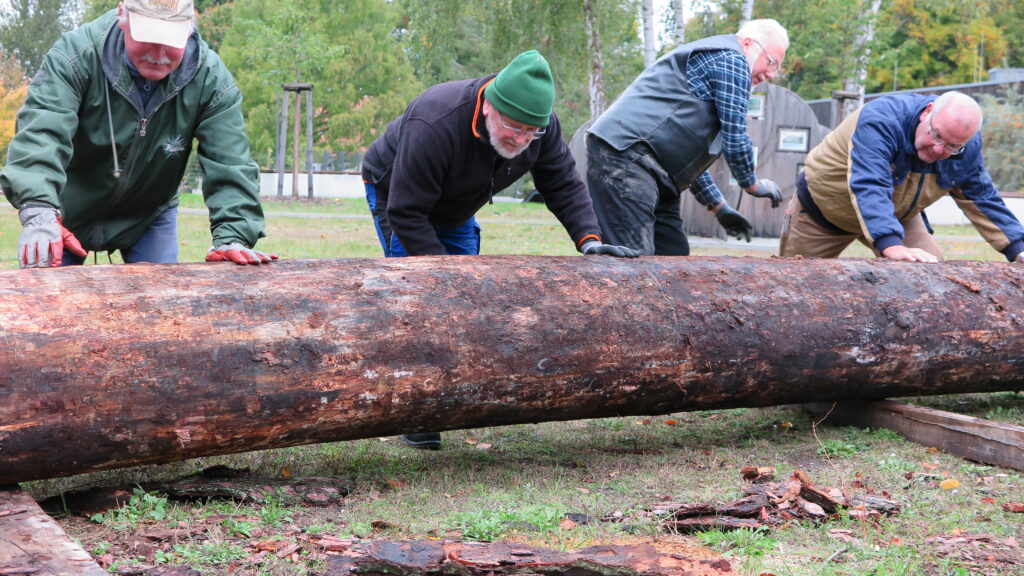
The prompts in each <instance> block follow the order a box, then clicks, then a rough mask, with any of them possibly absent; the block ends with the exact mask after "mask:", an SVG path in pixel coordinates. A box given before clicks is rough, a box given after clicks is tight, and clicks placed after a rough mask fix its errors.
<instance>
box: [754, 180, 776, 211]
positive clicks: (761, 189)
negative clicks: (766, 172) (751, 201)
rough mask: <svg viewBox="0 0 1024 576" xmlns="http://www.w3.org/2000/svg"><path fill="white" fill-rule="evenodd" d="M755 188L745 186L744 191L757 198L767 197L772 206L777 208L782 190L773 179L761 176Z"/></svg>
mask: <svg viewBox="0 0 1024 576" xmlns="http://www.w3.org/2000/svg"><path fill="white" fill-rule="evenodd" d="M755 186H756V187H755V188H746V189H745V190H746V193H747V194H750V195H751V196H755V197H757V198H768V199H769V200H771V201H772V208H778V207H779V204H780V203H781V202H782V190H781V189H780V188H779V185H778V184H776V183H775V182H774V181H772V180H769V179H767V178H761V179H759V180H758V181H757V184H755Z"/></svg>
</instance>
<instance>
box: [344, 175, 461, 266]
mask: <svg viewBox="0 0 1024 576" xmlns="http://www.w3.org/2000/svg"><path fill="white" fill-rule="evenodd" d="M363 185H364V186H365V188H366V204H367V205H368V206H369V207H370V214H371V215H372V216H373V225H374V227H376V229H377V240H379V241H380V246H381V248H382V249H383V250H384V256H386V257H388V258H402V257H405V256H408V255H409V253H408V252H406V250H405V247H404V246H402V243H401V242H399V240H398V236H397V235H395V233H394V231H393V230H392V229H391V224H390V223H389V222H388V217H387V214H386V209H387V206H379V205H378V204H377V187H376V186H374V185H373V184H370V183H369V182H364V183H363ZM480 230H481V228H480V225H478V224H477V223H476V218H470V219H469V220H467V221H466V222H465V223H464V224H462V225H461V226H456V227H454V228H434V231H435V232H436V233H437V239H438V240H440V241H441V244H443V245H444V249H445V250H446V251H447V252H448V254H460V255H472V256H475V255H477V254H479V253H480Z"/></svg>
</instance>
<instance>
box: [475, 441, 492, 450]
mask: <svg viewBox="0 0 1024 576" xmlns="http://www.w3.org/2000/svg"><path fill="white" fill-rule="evenodd" d="M476 449H477V450H490V449H491V445H490V444H488V443H486V442H480V443H479V444H477V445H476Z"/></svg>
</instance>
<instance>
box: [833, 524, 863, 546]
mask: <svg viewBox="0 0 1024 576" xmlns="http://www.w3.org/2000/svg"><path fill="white" fill-rule="evenodd" d="M828 535H829V536H831V537H833V538H835V539H836V540H839V541H840V542H846V543H847V544H856V545H857V546H863V545H864V543H863V542H861V540H860V538H857V537H856V536H854V535H853V530H844V529H841V528H833V529H831V530H829V531H828Z"/></svg>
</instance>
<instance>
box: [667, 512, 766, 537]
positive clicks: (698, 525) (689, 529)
mask: <svg viewBox="0 0 1024 576" xmlns="http://www.w3.org/2000/svg"><path fill="white" fill-rule="evenodd" d="M663 526H664V527H665V529H666V530H669V531H671V532H679V533H680V534H690V533H693V532H706V531H708V530H736V529H738V528H749V529H752V530H756V529H757V528H760V527H761V526H763V524H761V523H760V522H758V521H757V520H754V519H752V518H736V517H733V516H700V517H697V518H684V519H682V520H674V521H669V522H665V523H664V524H663Z"/></svg>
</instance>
